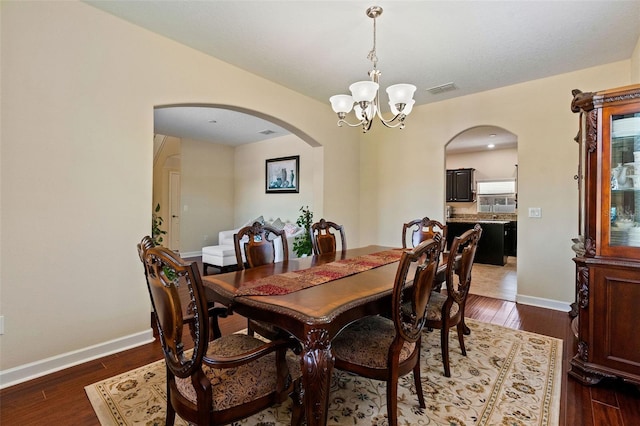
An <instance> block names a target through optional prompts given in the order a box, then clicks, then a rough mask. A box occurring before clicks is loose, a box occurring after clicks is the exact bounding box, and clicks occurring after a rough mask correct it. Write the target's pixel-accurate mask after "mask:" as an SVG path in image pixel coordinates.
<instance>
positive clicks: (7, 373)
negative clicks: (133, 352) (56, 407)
mask: <svg viewBox="0 0 640 426" xmlns="http://www.w3.org/2000/svg"><path fill="white" fill-rule="evenodd" d="M153 341H154V337H153V330H152V329H151V328H149V329H148V330H145V331H142V332H140V333H135V334H130V335H128V336H124V337H121V338H118V339H114V340H110V341H107V342H103V343H99V344H97V345H93V346H89V347H86V348H82V349H78V350H75V351H71V352H67V353H64V354H61V355H56V356H53V357H50V358H45V359H42V360H39V361H35V362H31V363H28V364H24V365H20V366H18V367H14V368H9V369H7V370H2V371H0V389H3V388H6V387H9V386H13V385H17V384H18V383H23V382H26V381H28V380H32V379H35V378H38V377H42V376H45V375H47V374H51V373H54V372H56V371H60V370H64V369H65V368H69V367H73V366H75V365H79V364H82V363H85V362H88V361H91V360H94V359H97V358H102V357H103V356H107V355H111V354H114V353H117V352H122V351H125V350H127V349H132V348H135V347H137V346H142V345H145V344H147V343H151V342H153Z"/></svg>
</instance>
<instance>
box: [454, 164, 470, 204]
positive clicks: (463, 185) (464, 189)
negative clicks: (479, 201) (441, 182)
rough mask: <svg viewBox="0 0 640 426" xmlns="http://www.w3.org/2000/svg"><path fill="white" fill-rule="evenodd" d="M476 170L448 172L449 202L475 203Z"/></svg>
mask: <svg viewBox="0 0 640 426" xmlns="http://www.w3.org/2000/svg"><path fill="white" fill-rule="evenodd" d="M474 170H475V169H455V170H447V201H457V202H465V201H473V200H474V195H475V193H474V191H473V172H474Z"/></svg>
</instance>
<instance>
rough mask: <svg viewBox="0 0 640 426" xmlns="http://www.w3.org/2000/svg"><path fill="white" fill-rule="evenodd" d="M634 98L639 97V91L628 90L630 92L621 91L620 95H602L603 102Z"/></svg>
mask: <svg viewBox="0 0 640 426" xmlns="http://www.w3.org/2000/svg"><path fill="white" fill-rule="evenodd" d="M634 99H640V92H639V91H636V92H630V93H623V94H621V95H615V96H606V95H604V96H603V97H602V102H603V103H608V102H620V101H631V100H634Z"/></svg>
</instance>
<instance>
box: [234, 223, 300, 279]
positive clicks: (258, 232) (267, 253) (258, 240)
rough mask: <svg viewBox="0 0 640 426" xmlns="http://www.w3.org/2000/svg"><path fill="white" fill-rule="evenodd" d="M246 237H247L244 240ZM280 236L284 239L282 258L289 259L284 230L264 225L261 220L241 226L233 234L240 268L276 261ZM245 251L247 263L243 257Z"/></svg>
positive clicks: (281, 239)
mask: <svg viewBox="0 0 640 426" xmlns="http://www.w3.org/2000/svg"><path fill="white" fill-rule="evenodd" d="M245 237H246V238H247V239H246V240H243V239H244V238H245ZM278 237H279V238H280V241H282V245H281V247H282V260H283V261H287V260H289V246H288V243H287V236H286V234H285V231H284V230H282V229H276V228H274V227H272V226H270V225H262V224H261V223H260V222H254V223H253V225H251V226H245V227H244V228H241V229H240V230H239V231H238V232H237V233H236V234H234V235H233V244H234V247H235V251H236V260H237V262H238V268H239V269H245V266H246V267H249V268H255V267H256V266H262V265H266V264H268V263H274V262H275V259H276V244H275V241H276V239H277V238H278ZM243 252H244V256H245V258H246V265H245V263H244V261H243V259H242V253H243Z"/></svg>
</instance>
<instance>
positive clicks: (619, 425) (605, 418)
mask: <svg viewBox="0 0 640 426" xmlns="http://www.w3.org/2000/svg"><path fill="white" fill-rule="evenodd" d="M592 409H593V424H594V425H607V426H623V425H624V423H623V422H622V416H621V414H620V410H619V409H617V408H616V407H612V406H610V405H607V404H602V403H600V402H598V401H593V400H592Z"/></svg>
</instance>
